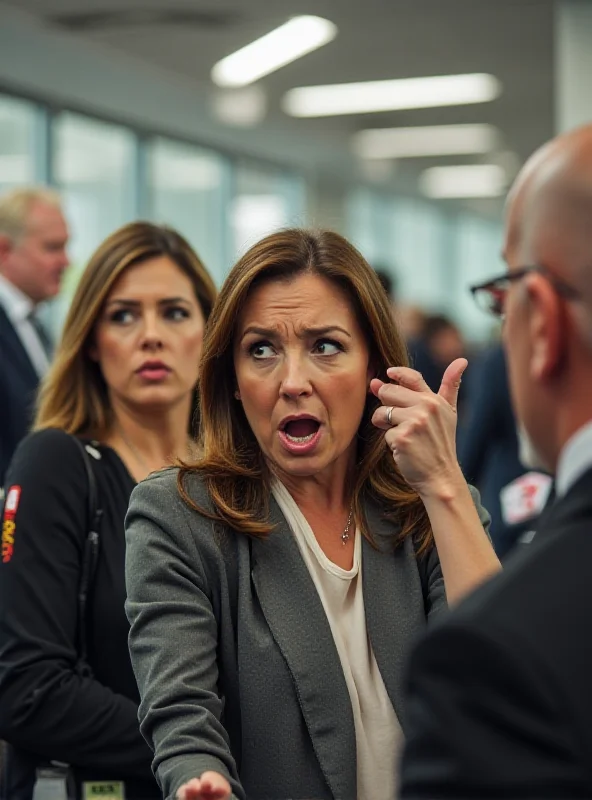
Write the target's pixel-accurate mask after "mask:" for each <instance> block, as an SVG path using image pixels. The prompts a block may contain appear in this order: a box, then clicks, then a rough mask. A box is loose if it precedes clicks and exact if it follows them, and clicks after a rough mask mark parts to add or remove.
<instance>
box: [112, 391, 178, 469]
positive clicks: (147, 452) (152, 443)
mask: <svg viewBox="0 0 592 800" xmlns="http://www.w3.org/2000/svg"><path fill="white" fill-rule="evenodd" d="M188 419H189V409H188V408H187V407H186V404H183V407H182V408H181V407H178V408H173V409H168V410H166V411H163V410H158V412H156V413H154V412H146V411H143V410H140V411H138V410H135V409H134V410H131V409H127V408H126V409H124V408H118V409H114V419H113V424H112V426H111V430H110V431H109V433H108V434H107V435H106V436H105V437H104V439H103V441H104V442H105V444H107V445H109V446H110V447H112V448H113V449H114V450H115V451H116V452H117V453H118V455H119V456H120V458H121V459H122V460H123V462H124V464H125V465H126V467H127V469H128V471H129V472H130V474H131V475H132V477H133V478H134V479H135V480H136V481H140V480H143V479H144V478H145V477H147V476H148V475H149V474H150V473H151V472H155V471H157V470H160V469H162V468H163V467H166V466H169V465H171V464H173V463H175V461H176V460H177V459H179V458H180V459H183V460H185V459H187V458H188V456H189V455H190V447H191V442H190V439H189V436H188V434H187V421H188Z"/></svg>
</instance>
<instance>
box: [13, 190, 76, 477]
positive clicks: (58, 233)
mask: <svg viewBox="0 0 592 800" xmlns="http://www.w3.org/2000/svg"><path fill="white" fill-rule="evenodd" d="M67 245H68V226H67V224H66V220H65V219H64V215H63V213H62V209H61V205H60V198H59V196H58V195H57V194H56V193H55V192H53V191H51V190H49V189H46V188H27V189H14V190H13V191H11V192H9V193H8V194H5V195H4V196H3V197H1V198H0V408H1V409H2V413H1V414H0V486H2V485H3V482H4V475H5V472H6V468H7V467H8V464H9V462H10V459H11V457H12V454H13V453H14V451H15V449H16V446H17V445H18V443H19V441H20V440H21V439H22V438H23V437H24V436H25V435H26V434H27V433H28V431H29V427H30V425H31V422H32V420H33V411H34V402H35V393H36V391H37V387H38V385H39V381H40V379H41V378H42V377H43V375H45V373H46V372H47V369H48V367H49V363H50V360H51V349H52V345H51V341H50V338H49V336H48V334H47V332H46V331H45V330H44V328H43V325H42V323H41V321H40V320H39V319H38V317H37V316H36V313H37V310H38V307H39V305H40V304H41V303H43V302H44V301H45V300H49V299H50V298H52V297H55V296H56V295H57V294H58V292H59V290H60V285H61V282H62V276H63V274H64V270H65V269H66V267H67V266H68V256H67V253H66V247H67Z"/></svg>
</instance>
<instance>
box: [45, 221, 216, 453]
mask: <svg viewBox="0 0 592 800" xmlns="http://www.w3.org/2000/svg"><path fill="white" fill-rule="evenodd" d="M158 256H167V257H168V258H170V259H171V261H173V262H174V263H175V264H176V265H177V266H178V267H179V269H181V270H182V271H183V272H184V273H185V274H186V275H187V277H188V278H189V279H190V280H191V283H192V284H193V287H194V290H195V295H196V297H197V300H198V302H199V304H200V306H201V310H202V312H203V315H204V317H205V319H206V320H207V319H208V317H209V316H210V312H211V310H212V307H213V305H214V300H215V299H216V286H215V284H214V282H213V280H212V278H211V277H210V274H209V273H208V271H207V269H206V268H205V267H204V265H203V264H202V262H201V261H200V259H199V258H198V256H197V255H196V253H195V252H194V250H193V249H192V247H191V246H190V245H189V243H188V242H187V241H186V240H185V239H184V238H183V237H182V236H181V235H180V234H179V233H177V232H176V231H174V230H172V229H171V228H168V227H165V226H161V225H153V224H152V223H150V222H132V223H130V224H128V225H124V226H123V227H122V228H119V229H118V230H116V231H115V232H114V233H112V234H111V235H110V236H108V237H107V239H105V241H104V242H103V243H102V244H101V245H99V247H98V249H97V250H96V251H95V252H94V254H93V255H92V256H91V258H90V261H89V262H88V264H87V266H86V268H85V270H84V272H83V273H82V275H81V277H80V281H79V282H78V286H77V288H76V292H75V294H74V297H73V299H72V302H71V304H70V308H69V311H68V315H67V317H66V321H65V323H64V328H63V331H62V335H61V338H60V342H59V344H58V346H57V349H56V353H55V356H54V359H53V362H52V365H51V368H50V370H49V372H48V373H47V375H46V376H45V379H44V380H43V383H42V385H41V390H40V393H39V399H38V404H37V414H36V417H35V423H34V426H33V429H34V430H40V429H42V428H60V429H61V430H64V431H66V432H67V433H73V434H82V435H88V436H93V437H97V438H101V436H104V435H105V434H106V433H107V431H109V429H110V427H111V424H112V411H111V404H110V402H109V397H108V393H107V386H106V384H105V380H104V378H103V375H102V373H101V370H100V368H99V365H98V364H97V363H96V362H95V361H93V360H92V359H91V357H90V354H89V349H90V345H91V341H92V336H93V334H94V328H95V325H96V322H97V320H98V318H99V315H100V313H101V310H102V308H103V305H104V303H105V300H106V298H107V296H108V295H109V292H110V291H111V289H112V288H113V285H114V284H115V282H116V281H117V280H118V279H119V278H120V277H121V275H122V274H123V273H124V272H125V270H127V269H129V268H130V267H132V266H136V265H137V264H140V263H142V262H143V261H148V259H151V258H157V257H158ZM196 400H197V396H196ZM196 408H197V407H196V403H194V409H193V413H192V417H193V415H194V414H195V412H196ZM190 427H191V424H190Z"/></svg>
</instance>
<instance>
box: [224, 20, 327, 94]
mask: <svg viewBox="0 0 592 800" xmlns="http://www.w3.org/2000/svg"><path fill="white" fill-rule="evenodd" d="M336 35H337V27H336V26H335V25H334V24H333V23H332V22H329V20H327V19H323V18H322V17H313V16H309V15H306V16H300V17H293V18H292V19H291V20H289V21H288V22H286V23H285V24H284V25H280V27H279V28H276V29H275V30H273V31H270V33H267V34H265V36H262V37H261V38H260V39H256V40H255V41H254V42H251V44H248V45H247V46H246V47H243V48H241V49H240V50H237V51H236V53H232V55H229V56H226V58H223V59H222V61H218V63H217V64H215V65H214V67H213V69H212V80H213V81H214V83H217V84H218V86H247V84H249V83H253V82H254V81H257V80H259V78H262V77H263V76H264V75H269V73H270V72H275V70H276V69H279V68H280V67H284V66H285V65H286V64H289V63H290V62H291V61H296V59H297V58H301V57H302V56H305V55H306V54H307V53H310V52H312V51H313V50H316V49H317V48H319V47H322V46H323V45H324V44H327V43H328V42H330V41H331V40H332V39H334V38H335V36H336Z"/></svg>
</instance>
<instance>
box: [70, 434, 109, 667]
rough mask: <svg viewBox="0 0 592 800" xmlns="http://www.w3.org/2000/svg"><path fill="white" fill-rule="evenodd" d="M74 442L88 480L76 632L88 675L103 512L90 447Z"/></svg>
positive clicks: (79, 653)
mask: <svg viewBox="0 0 592 800" xmlns="http://www.w3.org/2000/svg"><path fill="white" fill-rule="evenodd" d="M72 439H73V440H74V441H75V442H76V444H77V446H78V448H79V450H80V454H81V456H82V461H83V463H84V468H85V470H86V476H87V480H88V511H87V524H88V530H87V532H86V536H85V538H84V551H83V554H82V571H81V576H80V585H79V588H78V621H77V632H76V650H77V654H78V662H77V666H78V668H79V669H84V670H85V671H88V665H87V664H86V661H87V655H88V650H87V641H86V611H87V603H88V595H89V592H90V589H91V587H92V584H93V581H94V578H95V573H96V571H97V563H98V558H99V544H100V526H101V517H102V516H103V509H102V508H101V505H100V498H99V490H98V487H97V480H96V478H95V473H94V469H93V467H92V464H91V459H92V456H91V455H90V453H89V452H88V450H87V445H85V444H84V442H82V441H81V440H80V439H79V438H78V437H77V436H72Z"/></svg>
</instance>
